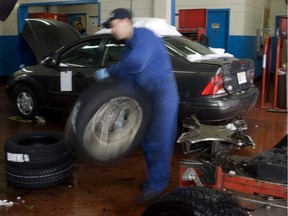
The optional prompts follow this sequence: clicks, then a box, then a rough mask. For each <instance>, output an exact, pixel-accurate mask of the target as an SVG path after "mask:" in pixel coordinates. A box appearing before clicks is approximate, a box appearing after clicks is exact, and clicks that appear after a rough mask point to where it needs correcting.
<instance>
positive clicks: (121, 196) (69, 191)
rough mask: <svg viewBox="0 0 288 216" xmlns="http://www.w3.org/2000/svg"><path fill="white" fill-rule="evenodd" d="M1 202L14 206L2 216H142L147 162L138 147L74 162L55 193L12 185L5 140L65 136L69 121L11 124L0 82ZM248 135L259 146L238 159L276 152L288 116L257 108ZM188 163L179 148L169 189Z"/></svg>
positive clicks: (270, 210)
mask: <svg viewBox="0 0 288 216" xmlns="http://www.w3.org/2000/svg"><path fill="white" fill-rule="evenodd" d="M0 101H1V106H0V125H1V129H0V145H1V146H2V147H1V148H0V200H1V201H3V200H8V201H12V202H13V203H14V205H13V206H12V207H3V206H0V215H1V216H8V215H9V216H28V215H29V216H31V215H41V216H44V215H45V216H58V215H59V216H60V215H61V216H65V215H67V216H140V215H141V213H142V212H143V210H144V209H145V208H146V207H147V205H145V204H141V205H140V204H137V202H136V200H137V198H138V196H139V195H140V194H141V191H140V189H139V185H140V184H141V183H142V181H143V179H144V177H145V162H144V158H143V154H142V151H141V149H140V148H138V149H136V151H135V152H134V153H132V155H130V156H129V157H127V158H125V159H123V160H121V161H118V162H117V163H112V164H103V163H97V162H94V163H91V162H88V161H85V160H79V159H75V160H74V162H73V165H74V172H73V177H71V178H70V179H69V181H67V182H65V183H63V184H61V185H57V186H54V187H51V188H45V189H36V190H24V189H19V188H15V187H11V186H8V185H7V183H6V177H5V168H4V165H5V161H4V158H3V145H4V142H5V140H6V139H8V138H10V137H11V136H14V135H16V134H18V133H22V132H30V131H38V130H52V131H61V132H63V131H64V126H65V117H62V118H60V117H59V116H58V118H51V119H46V123H38V122H30V123H26V122H19V121H15V120H10V119H8V118H9V117H11V116H15V112H14V110H13V106H12V104H10V103H9V102H8V101H7V99H6V95H5V91H4V83H3V82H2V83H0ZM245 120H246V121H247V123H248V127H249V128H248V131H247V134H248V135H250V136H251V137H252V138H253V140H254V142H255V143H256V145H257V146H256V149H252V148H249V149H248V148H247V149H244V150H241V151H240V152H238V154H239V155H243V156H253V155H256V154H258V153H260V152H262V151H265V150H268V149H270V148H271V147H273V146H274V145H275V144H276V143H278V141H279V140H281V139H282V138H283V136H284V135H285V134H286V133H287V114H286V113H276V112H267V111H266V110H265V109H261V108H260V104H259V103H257V105H256V107H255V108H254V109H252V110H251V111H250V112H249V113H248V114H247V115H246V116H245ZM183 158H187V156H185V155H184V154H183V153H182V150H181V148H180V146H179V145H177V144H176V146H175V154H174V158H173V164H172V173H171V182H170V185H169V189H168V190H172V189H173V188H175V187H177V186H178V167H179V164H178V162H179V160H180V159H183ZM251 214H252V215H253V216H257V215H261V216H266V215H267V216H268V215H277V216H282V215H283V216H284V215H285V216H286V215H287V211H286V210H283V209H278V208H274V207H271V208H266V207H263V208H261V209H259V210H257V211H253V212H251Z"/></svg>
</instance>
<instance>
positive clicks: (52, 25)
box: [22, 19, 81, 63]
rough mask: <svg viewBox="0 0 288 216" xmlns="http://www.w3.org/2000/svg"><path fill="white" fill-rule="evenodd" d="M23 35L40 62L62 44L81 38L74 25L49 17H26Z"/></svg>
mask: <svg viewBox="0 0 288 216" xmlns="http://www.w3.org/2000/svg"><path fill="white" fill-rule="evenodd" d="M22 35H23V37H24V39H25V40H26V41H27V43H28V45H29V46H30V48H31V50H32V51H33V53H34V55H35V56H36V58H37V61H38V63H40V62H41V60H43V59H44V58H45V57H47V56H49V55H51V54H52V53H54V52H55V51H56V50H58V49H59V48H61V47H62V46H65V45H68V44H70V43H71V42H73V41H75V40H78V39H80V38H81V35H80V34H79V33H78V32H77V31H76V30H75V29H74V28H73V27H72V26H70V25H68V24H66V23H63V22H60V21H57V20H48V19H26V20H25V24H24V28H23V31H22Z"/></svg>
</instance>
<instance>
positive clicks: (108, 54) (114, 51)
mask: <svg viewBox="0 0 288 216" xmlns="http://www.w3.org/2000/svg"><path fill="white" fill-rule="evenodd" d="M124 48H125V42H124V41H117V40H116V39H113V38H111V39H110V40H109V41H108V43H107V44H106V46H105V50H104V56H103V60H102V65H103V66H104V67H109V66H110V65H112V64H115V63H116V62H118V61H119V60H120V59H121V57H122V52H123V50H124Z"/></svg>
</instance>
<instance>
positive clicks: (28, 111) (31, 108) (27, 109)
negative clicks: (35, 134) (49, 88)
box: [14, 86, 38, 119]
mask: <svg viewBox="0 0 288 216" xmlns="http://www.w3.org/2000/svg"><path fill="white" fill-rule="evenodd" d="M14 99H15V106H16V109H17V111H18V113H19V114H20V115H21V116H22V117H23V118H25V119H34V118H35V116H36V115H37V113H38V101H37V98H36V96H35V94H34V92H33V91H32V89H31V88H30V87H28V86H18V87H16V88H15V91H14Z"/></svg>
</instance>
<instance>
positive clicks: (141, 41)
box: [108, 35, 157, 78]
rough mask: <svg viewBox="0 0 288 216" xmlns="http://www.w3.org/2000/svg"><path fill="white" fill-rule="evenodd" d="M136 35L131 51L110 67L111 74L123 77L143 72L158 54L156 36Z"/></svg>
mask: <svg viewBox="0 0 288 216" xmlns="http://www.w3.org/2000/svg"><path fill="white" fill-rule="evenodd" d="M134 37H137V38H135V39H134V43H132V44H131V46H132V48H131V51H130V53H129V54H128V55H127V56H124V57H123V59H121V60H120V61H119V62H118V63H116V64H114V65H112V66H111V67H109V68H108V72H109V74H110V75H111V76H115V77H120V78H123V77H126V76H127V75H133V74H137V73H141V71H143V69H145V68H146V67H147V65H149V63H150V62H151V61H152V60H153V59H154V57H155V55H157V50H156V49H157V48H156V46H155V38H154V37H152V38H151V37H150V35H134ZM126 51H127V50H126Z"/></svg>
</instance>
